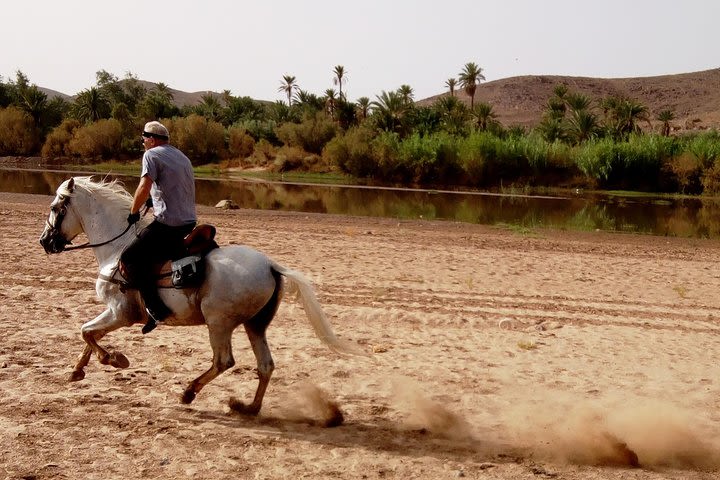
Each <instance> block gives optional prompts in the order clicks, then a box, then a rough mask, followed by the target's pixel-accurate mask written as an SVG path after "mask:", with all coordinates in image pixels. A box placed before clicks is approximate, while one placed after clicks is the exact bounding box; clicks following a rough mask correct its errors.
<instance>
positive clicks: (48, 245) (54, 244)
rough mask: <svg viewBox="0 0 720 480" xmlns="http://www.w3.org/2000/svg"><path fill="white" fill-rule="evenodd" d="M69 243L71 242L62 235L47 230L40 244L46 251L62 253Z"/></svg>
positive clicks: (41, 237)
mask: <svg viewBox="0 0 720 480" xmlns="http://www.w3.org/2000/svg"><path fill="white" fill-rule="evenodd" d="M68 243H70V242H68V241H67V240H65V239H64V238H62V235H59V234H56V233H55V232H54V231H52V230H46V231H44V232H43V234H42V235H41V236H40V245H42V247H43V248H44V249H45V253H60V252H62V251H63V250H65V246H66V245H67V244H68Z"/></svg>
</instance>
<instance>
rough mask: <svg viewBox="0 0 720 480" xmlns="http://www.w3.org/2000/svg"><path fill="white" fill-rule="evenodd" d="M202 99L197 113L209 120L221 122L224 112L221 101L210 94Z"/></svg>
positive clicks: (197, 107)
mask: <svg viewBox="0 0 720 480" xmlns="http://www.w3.org/2000/svg"><path fill="white" fill-rule="evenodd" d="M200 99H201V100H200V103H199V104H198V105H197V106H196V112H197V113H198V114H199V115H202V116H203V117H205V118H207V119H208V120H214V121H220V120H221V119H222V110H223V106H222V105H221V104H220V100H218V99H217V97H215V96H214V95H213V94H212V93H210V92H208V93H206V94H204V95H203V96H202V97H200Z"/></svg>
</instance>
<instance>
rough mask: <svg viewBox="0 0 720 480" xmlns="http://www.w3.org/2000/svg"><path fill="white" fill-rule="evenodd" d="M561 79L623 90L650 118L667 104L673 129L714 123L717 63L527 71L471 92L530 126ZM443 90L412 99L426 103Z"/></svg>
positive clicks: (579, 86) (719, 114) (584, 87)
mask: <svg viewBox="0 0 720 480" xmlns="http://www.w3.org/2000/svg"><path fill="white" fill-rule="evenodd" d="M559 84H565V85H567V86H568V87H569V89H570V90H571V91H575V92H578V93H584V94H586V95H588V96H589V97H590V98H592V99H596V100H599V99H601V98H605V97H608V96H624V97H627V98H631V99H634V100H636V101H639V102H641V103H642V104H643V105H645V106H647V107H648V109H649V110H650V114H651V119H652V120H654V119H655V117H656V116H657V113H658V112H660V111H662V110H666V109H670V110H672V111H674V112H675V120H674V121H673V122H672V124H673V126H674V127H675V129H676V130H690V129H705V128H713V127H714V128H719V127H720V69H713V70H706V71H703V72H695V73H683V74H678V75H663V76H656V77H637V78H587V77H566V76H552V75H528V76H522V77H511V78H505V79H501V80H495V81H492V82H487V83H482V84H480V85H479V86H478V88H477V90H476V92H475V103H478V102H485V103H489V104H490V105H492V106H493V109H494V111H495V113H496V114H497V119H498V120H499V121H500V122H501V123H502V124H503V125H505V126H510V125H522V126H527V127H532V126H534V125H536V124H537V123H538V122H539V121H540V119H541V118H542V113H543V110H544V106H545V104H546V103H547V101H548V99H549V98H550V97H551V96H552V95H553V89H554V88H555V86H556V85H559ZM444 95H449V93H443V94H441V95H436V96H433V97H430V98H427V99H423V100H421V101H418V102H417V103H418V104H420V105H429V104H432V103H434V102H435V101H437V99H438V98H440V97H441V96H444ZM455 95H456V96H457V97H458V98H459V99H461V100H462V101H463V102H465V103H467V104H468V105H469V104H470V97H469V96H468V95H467V94H465V92H464V91H462V90H460V91H457V90H456V92H455Z"/></svg>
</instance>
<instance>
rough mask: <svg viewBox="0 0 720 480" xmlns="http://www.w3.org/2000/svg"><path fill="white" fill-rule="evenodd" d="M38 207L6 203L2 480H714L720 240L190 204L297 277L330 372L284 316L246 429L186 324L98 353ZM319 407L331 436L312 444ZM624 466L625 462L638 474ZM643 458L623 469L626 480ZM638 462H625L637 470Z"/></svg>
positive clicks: (240, 353) (1, 218)
mask: <svg viewBox="0 0 720 480" xmlns="http://www.w3.org/2000/svg"><path fill="white" fill-rule="evenodd" d="M50 200H51V198H50V197H46V196H36V195H17V194H0V238H2V242H0V252H1V255H0V259H2V261H1V262H0V287H1V288H0V336H1V337H2V341H0V392H2V395H1V396H0V432H2V433H0V477H4V478H11V479H20V478H23V479H50V478H67V479H80V478H83V479H115V478H118V479H119V478H123V479H130V478H170V479H184V478H199V479H206V478H218V479H224V478H228V479H229V478H234V479H235V478H313V479H315V478H340V479H365V478H367V479H377V478H432V479H435V478H462V477H465V478H482V479H499V478H562V479H577V480H580V479H599V478H624V479H661V478H662V479H666V478H673V479H710V478H713V479H714V478H717V476H718V474H719V473H720V441H719V440H720V435H719V434H720V395H718V385H719V383H718V382H720V366H718V357H717V356H718V352H720V348H719V347H720V320H719V319H718V312H719V310H718V308H719V307H720V295H718V291H719V290H720V269H719V268H718V258H720V255H719V254H720V243H718V242H716V241H706V240H687V239H673V238H669V239H668V238H662V237H648V236H631V235H614V234H606V233H587V234H580V233H568V232H550V231H538V232H534V233H530V234H528V233H517V232H512V231H508V230H501V229H497V228H492V227H485V226H476V225H467V224H458V223H446V222H422V221H397V220H391V219H371V218H350V217H341V216H327V215H325V216H323V215H307V214H292V213H279V212H266V211H249V210H234V211H221V210H217V209H213V208H209V207H201V208H200V210H199V213H200V217H201V220H202V221H205V222H209V223H213V224H215V225H216V226H217V227H218V232H219V233H218V241H219V243H220V244H221V245H226V244H229V243H244V244H247V245H250V246H253V247H255V248H258V249H260V250H262V251H264V252H265V253H267V254H269V255H270V256H272V257H273V258H274V259H276V260H278V261H279V262H281V263H283V264H285V265H287V266H290V267H292V268H295V269H297V270H300V271H301V272H303V273H305V274H306V275H307V276H308V277H309V278H310V279H311V280H312V281H313V284H314V286H315V290H316V292H317V294H318V297H319V299H320V301H321V303H322V304H323V306H324V308H325V311H326V313H327V314H328V316H329V318H330V320H331V322H332V324H333V326H334V328H335V331H336V333H338V335H340V336H341V337H343V338H346V339H349V340H352V341H354V342H357V343H358V344H359V345H361V346H362V347H363V348H365V349H367V350H368V351H372V352H373V354H372V356H371V357H370V358H363V357H357V358H355V357H352V358H344V357H339V356H338V355H336V354H334V353H332V352H331V351H329V350H328V349H327V348H326V347H325V346H324V345H323V344H322V343H321V342H320V341H319V340H318V339H317V338H316V337H315V336H314V334H313V333H312V329H311V328H310V326H309V324H308V322H307V321H306V320H305V316H304V313H303V310H302V307H301V306H300V305H298V304H296V303H294V301H293V300H292V299H291V298H287V299H285V301H284V302H283V304H282V306H281V307H280V310H279V312H278V315H277V317H276V318H275V320H274V321H273V324H272V325H271V326H270V329H269V332H268V336H269V342H270V346H271V349H272V351H273V355H274V359H275V363H276V370H275V374H274V376H273V379H272V381H271V383H270V387H269V389H268V393H267V395H266V397H265V404H264V407H263V410H262V412H261V414H260V416H259V417H257V418H245V417H242V416H238V415H237V414H232V413H230V409H229V408H228V407H227V402H228V399H229V398H230V397H231V396H238V397H240V398H244V399H247V400H249V399H250V398H251V397H252V395H253V393H254V390H255V386H256V374H255V370H254V368H255V360H254V357H253V355H252V351H251V350H250V349H249V348H248V345H249V343H248V341H247V338H246V337H245V334H244V332H243V331H242V330H238V331H237V332H236V335H235V336H234V343H235V358H236V361H237V365H236V366H235V367H234V368H233V369H232V370H231V371H228V372H226V373H225V374H223V375H222V376H220V377H219V378H217V379H216V380H215V381H213V382H212V383H211V384H210V385H208V386H207V387H206V388H205V389H204V390H203V391H202V392H201V393H200V394H199V395H198V397H197V399H196V400H195V402H194V403H192V404H191V405H183V404H181V403H180V401H179V399H180V395H181V393H182V391H183V389H184V388H185V386H186V385H187V384H188V383H189V382H190V381H191V380H192V379H193V378H195V377H196V376H198V375H199V374H200V373H201V372H203V371H204V370H205V369H207V368H208V367H209V365H210V359H211V355H210V349H209V345H208V342H207V331H206V330H205V329H204V328H202V327H187V328H171V327H160V328H158V329H157V330H155V331H154V332H152V333H151V334H149V335H146V336H143V335H142V334H141V333H140V329H139V326H138V327H134V328H132V329H130V328H128V329H124V330H120V331H117V332H114V333H112V334H110V335H109V336H108V337H106V338H105V339H104V340H103V344H104V345H106V346H108V347H109V348H111V349H114V350H119V351H122V352H123V353H124V354H126V355H127V356H128V358H129V359H130V362H131V365H130V367H129V368H127V369H124V370H116V369H114V368H112V367H108V366H103V365H100V364H99V363H98V362H97V360H96V359H94V358H93V359H92V360H91V363H90V365H89V366H88V368H87V369H86V372H87V377H86V378H85V380H83V381H81V382H76V383H69V382H68V381H67V376H68V374H69V373H70V370H71V367H72V365H73V364H74V362H75V360H76V358H77V356H78V355H79V353H80V352H81V350H82V348H83V341H82V339H81V338H80V335H79V328H80V325H81V324H82V323H83V322H85V321H87V320H89V319H90V318H92V317H94V316H95V315H97V314H98V313H99V312H100V311H102V309H103V306H102V305H101V304H100V303H99V302H98V300H97V299H96V297H95V292H94V280H95V276H96V264H95V260H94V257H93V256H92V254H91V253H90V252H89V251H78V252H66V253H63V254H60V255H54V256H48V255H46V254H45V253H44V252H43V250H42V248H41V247H40V245H39V244H38V237H39V235H40V232H41V230H42V228H43V223H44V221H45V217H46V213H47V207H48V205H49V203H50ZM331 401H334V402H336V403H337V404H338V405H339V406H340V409H341V410H342V412H343V414H344V417H345V422H344V423H343V424H342V425H341V426H338V427H335V428H326V427H324V426H322V421H323V418H324V415H325V414H324V413H323V411H324V410H323V406H324V405H326V404H327V403H328V402H331ZM635 456H636V457H635ZM635 458H637V462H635V461H634V460H635ZM633 464H639V466H634V465H633Z"/></svg>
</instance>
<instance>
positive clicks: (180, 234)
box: [120, 220, 195, 316]
mask: <svg viewBox="0 0 720 480" xmlns="http://www.w3.org/2000/svg"><path fill="white" fill-rule="evenodd" d="M194 227H195V224H194V223H191V224H188V225H182V226H179V227H171V226H169V225H165V224H164V223H160V222H158V221H157V220H156V221H154V222H152V223H151V224H150V225H148V226H147V227H145V228H144V229H143V230H141V231H140V233H139V234H138V236H137V238H136V239H135V241H133V243H131V244H130V245H129V246H128V247H127V248H126V249H125V250H124V251H123V253H122V254H121V255H120V261H122V263H123V264H124V265H125V269H126V273H127V276H128V277H129V278H128V280H129V282H130V283H131V284H132V285H134V286H136V287H137V288H138V290H140V294H141V295H142V297H143V300H145V306H146V307H147V308H149V309H150V310H151V311H152V312H153V313H157V314H159V315H161V316H166V315H168V314H169V313H170V311H169V310H168V308H167V306H165V304H164V303H163V302H162V300H160V295H159V293H158V289H157V277H156V275H155V271H156V270H157V268H158V266H159V265H161V264H162V263H164V262H165V261H167V260H172V259H175V258H177V257H178V256H180V255H181V253H182V248H183V238H185V236H186V235H187V234H189V233H190V232H191V231H192V229H193V228H194Z"/></svg>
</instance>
